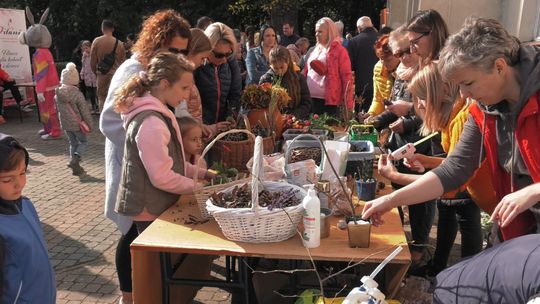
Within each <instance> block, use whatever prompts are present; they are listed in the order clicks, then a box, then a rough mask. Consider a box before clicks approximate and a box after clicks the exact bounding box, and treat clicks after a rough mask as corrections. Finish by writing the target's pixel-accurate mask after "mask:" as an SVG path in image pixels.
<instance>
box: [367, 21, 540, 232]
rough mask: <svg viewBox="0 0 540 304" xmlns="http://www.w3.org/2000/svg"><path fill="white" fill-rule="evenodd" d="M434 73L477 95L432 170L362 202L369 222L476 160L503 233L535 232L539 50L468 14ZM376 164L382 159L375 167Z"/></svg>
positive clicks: (539, 209) (427, 194)
mask: <svg viewBox="0 0 540 304" xmlns="http://www.w3.org/2000/svg"><path fill="white" fill-rule="evenodd" d="M439 66H440V70H441V74H442V75H443V77H445V78H446V79H449V80H450V81H451V82H452V83H454V84H456V85H458V86H459V89H460V93H461V96H462V97H464V98H472V99H475V100H476V101H477V103H476V104H473V105H471V106H470V107H469V112H470V114H469V117H468V120H467V122H466V123H465V125H464V127H463V132H462V133H461V136H460V139H459V142H458V143H457V144H456V146H455V148H454V150H453V151H452V153H451V154H450V155H449V156H448V157H447V159H446V160H445V161H444V162H443V163H442V164H441V165H440V166H439V167H437V168H436V169H434V170H432V171H430V172H429V173H426V174H425V175H423V176H422V177H421V178H420V179H418V180H417V181H415V182H414V183H412V184H410V185H408V186H407V187H404V188H402V189H400V190H398V191H395V192H393V193H392V194H390V195H387V196H384V197H381V198H378V199H376V200H373V201H370V202H367V203H366V206H365V209H364V212H363V217H364V218H371V219H372V220H373V223H374V224H375V225H379V224H382V219H381V215H382V214H383V213H385V212H387V211H389V210H390V209H392V208H393V207H395V206H398V205H411V204H415V203H417V202H423V201H425V200H428V199H433V198H436V197H439V196H441V195H442V194H443V193H445V192H448V191H451V190H454V189H456V188H458V187H460V186H462V185H463V184H465V182H466V181H468V180H469V179H470V178H471V177H472V176H473V174H474V172H475V171H476V169H477V168H478V166H479V165H480V163H481V162H482V161H483V160H486V161H487V163H488V166H489V168H490V175H491V179H492V181H493V186H494V189H495V193H496V197H497V200H498V201H499V203H498V204H497V206H496V207H495V210H494V211H493V213H492V219H493V220H494V221H495V222H496V223H497V224H498V225H499V227H500V231H501V234H502V238H503V239H504V240H507V239H511V238H514V237H517V236H520V235H524V234H527V233H534V232H537V229H538V226H539V225H538V223H540V204H538V202H539V201H540V161H539V160H538V158H537V157H538V155H540V136H539V132H540V111H539V108H540V102H539V97H540V50H539V49H538V48H537V47H534V46H529V45H521V44H520V42H519V40H518V39H517V38H515V37H513V36H512V35H510V34H509V33H508V31H506V29H504V27H503V26H502V25H501V24H500V23H499V22H498V21H496V20H493V19H485V18H471V19H468V20H467V21H466V23H465V25H464V26H463V28H462V29H461V30H460V31H459V32H458V33H456V34H454V35H453V36H451V37H450V38H449V40H448V41H447V43H446V45H445V47H444V49H443V50H442V52H441V54H440V62H439ZM382 165H383V164H381V166H382Z"/></svg>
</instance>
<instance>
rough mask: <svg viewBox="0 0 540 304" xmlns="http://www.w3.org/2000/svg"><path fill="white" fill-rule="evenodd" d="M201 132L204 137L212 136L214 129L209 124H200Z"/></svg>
mask: <svg viewBox="0 0 540 304" xmlns="http://www.w3.org/2000/svg"><path fill="white" fill-rule="evenodd" d="M201 129H202V134H203V137H204V138H212V137H214V131H213V129H212V127H211V126H209V125H205V124H202V127H201Z"/></svg>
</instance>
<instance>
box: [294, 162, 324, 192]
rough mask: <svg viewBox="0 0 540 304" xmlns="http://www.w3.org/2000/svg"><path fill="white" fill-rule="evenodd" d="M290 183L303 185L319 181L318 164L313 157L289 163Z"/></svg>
mask: <svg viewBox="0 0 540 304" xmlns="http://www.w3.org/2000/svg"><path fill="white" fill-rule="evenodd" d="M288 166H289V172H290V175H289V176H288V179H289V183H291V184H294V185H297V186H300V187H302V186H303V185H307V184H315V183H317V181H318V179H317V164H316V163H315V161H314V160H313V159H306V160H303V161H299V162H296V163H292V164H289V165H288Z"/></svg>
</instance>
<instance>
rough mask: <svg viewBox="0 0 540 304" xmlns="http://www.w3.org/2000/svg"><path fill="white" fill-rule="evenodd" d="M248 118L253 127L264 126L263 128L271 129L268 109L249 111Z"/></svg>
mask: <svg viewBox="0 0 540 304" xmlns="http://www.w3.org/2000/svg"><path fill="white" fill-rule="evenodd" d="M247 118H248V120H249V124H250V125H251V126H255V125H261V124H262V127H264V128H269V123H268V119H269V118H270V116H269V114H268V108H266V109H253V110H249V112H248V113H247Z"/></svg>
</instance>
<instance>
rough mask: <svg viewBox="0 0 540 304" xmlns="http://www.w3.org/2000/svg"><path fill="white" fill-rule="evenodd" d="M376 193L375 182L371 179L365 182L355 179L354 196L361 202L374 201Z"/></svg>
mask: <svg viewBox="0 0 540 304" xmlns="http://www.w3.org/2000/svg"><path fill="white" fill-rule="evenodd" d="M376 191H377V180H376V179H374V178H372V179H369V180H367V181H364V180H360V179H357V180H356V194H357V195H358V199H359V200H361V201H370V200H373V199H375V193H376Z"/></svg>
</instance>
